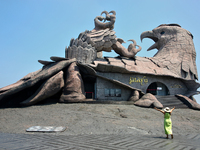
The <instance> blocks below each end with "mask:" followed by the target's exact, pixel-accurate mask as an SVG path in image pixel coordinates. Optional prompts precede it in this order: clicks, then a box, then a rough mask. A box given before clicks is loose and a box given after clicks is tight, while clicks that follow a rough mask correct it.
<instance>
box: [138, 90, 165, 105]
mask: <svg viewBox="0 0 200 150" xmlns="http://www.w3.org/2000/svg"><path fill="white" fill-rule="evenodd" d="M134 105H136V106H141V107H157V108H163V105H162V104H161V103H160V102H159V101H158V100H157V98H156V97H155V96H154V95H152V94H151V93H147V94H145V95H143V96H142V98H140V99H139V100H138V101H136V102H135V103H134Z"/></svg>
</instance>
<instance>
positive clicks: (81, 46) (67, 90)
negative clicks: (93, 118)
mask: <svg viewBox="0 0 200 150" xmlns="http://www.w3.org/2000/svg"><path fill="white" fill-rule="evenodd" d="M102 14H105V15H106V17H103V16H102ZM115 19H116V12H115V11H111V12H109V13H108V12H107V11H103V12H102V13H101V16H97V17H96V18H95V19H94V23H95V28H94V29H93V30H91V31H88V30H86V31H85V32H82V33H80V34H79V36H78V38H76V39H74V38H73V39H71V41H70V44H69V46H68V47H66V49H65V58H60V57H51V60H52V61H43V60H39V62H40V63H41V64H43V65H44V66H43V68H42V69H40V70H38V71H36V72H33V73H30V74H28V75H26V76H25V77H23V78H22V79H20V80H19V81H18V82H16V83H14V84H12V85H9V86H6V87H3V88H1V89H0V107H1V106H3V107H4V106H10V104H15V105H16V104H21V105H26V106H27V105H33V104H36V103H38V102H40V101H43V100H46V99H48V98H51V97H56V99H58V101H59V102H64V103H66V102H81V101H84V100H85V92H84V80H85V79H86V78H88V77H89V79H90V80H93V79H94V78H95V79H96V78H97V77H99V78H102V79H105V80H107V81H110V82H112V83H115V84H118V85H120V86H123V87H125V88H127V89H131V90H133V91H139V94H140V97H141V96H142V95H144V92H142V90H141V89H136V88H134V87H132V86H130V85H128V83H123V82H121V81H119V80H120V79H119V80H114V79H109V78H107V77H106V76H104V74H103V73H106V72H109V73H121V74H130V73H137V74H148V75H152V76H168V77H172V78H177V79H180V80H183V82H184V83H185V84H186V85H188V89H189V91H190V93H189V94H188V97H189V96H192V95H194V92H196V89H197V88H198V87H199V84H198V83H196V82H195V79H198V75H197V70H196V60H195V59H196V52H195V49H194V45H193V41H192V34H191V33H190V32H189V31H187V30H185V29H183V28H181V27H180V26H179V25H177V24H169V25H160V26H159V27H157V28H155V29H153V30H152V31H146V32H143V33H142V34H141V40H143V39H144V38H151V39H153V40H154V41H155V44H154V45H153V46H151V47H150V48H149V49H148V50H151V49H153V48H157V49H158V52H157V53H156V55H155V56H154V57H138V56H135V55H136V54H137V52H139V51H140V50H141V47H140V46H138V45H137V44H136V41H135V40H133V39H132V40H129V41H132V42H133V43H132V44H130V45H129V47H128V49H126V48H125V47H124V46H123V45H122V43H123V42H124V40H123V39H120V38H117V37H116V35H115V32H114V30H113V28H114V23H115ZM102 21H104V22H102ZM105 21H107V22H105ZM136 46H137V47H138V48H136ZM112 49H113V50H114V51H115V52H116V53H117V54H119V57H117V58H105V59H103V58H101V59H99V58H98V57H99V56H98V55H99V53H101V52H102V51H107V52H110V51H111V50H112ZM191 91H192V92H193V93H191Z"/></svg>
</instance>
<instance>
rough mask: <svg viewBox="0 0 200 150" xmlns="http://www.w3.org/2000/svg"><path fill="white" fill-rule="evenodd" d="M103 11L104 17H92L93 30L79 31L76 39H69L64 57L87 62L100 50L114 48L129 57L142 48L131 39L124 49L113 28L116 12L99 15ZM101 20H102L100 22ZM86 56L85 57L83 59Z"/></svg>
mask: <svg viewBox="0 0 200 150" xmlns="http://www.w3.org/2000/svg"><path fill="white" fill-rule="evenodd" d="M104 13H105V14H106V17H105V18H104V17H103V16H97V17H96V18H95V19H94V23H95V28H94V29H93V30H91V31H88V30H86V31H85V32H82V33H80V34H79V36H78V38H77V39H71V41H70V45H69V47H68V48H66V49H65V53H66V58H69V59H71V58H77V61H81V62H83V63H88V64H89V63H92V62H93V61H94V59H95V58H96V57H97V53H98V52H101V51H106V52H111V50H114V51H115V52H116V53H117V54H119V55H120V56H125V57H128V58H131V57H134V56H135V55H136V54H137V53H138V52H139V51H140V50H141V49H142V48H141V47H140V46H138V45H137V43H136V41H135V40H133V39H131V40H129V41H132V42H133V43H132V44H130V45H129V46H128V49H126V48H125V47H124V46H123V45H122V43H125V42H124V40H123V39H120V38H116V35H115V31H114V30H113V28H114V24H115V19H116V12H115V11H111V12H109V13H108V12H107V11H103V12H102V13H101V15H102V14H104ZM103 20H104V22H102V21H103ZM105 21H108V22H105ZM136 46H137V47H138V48H136ZM80 56H81V57H80ZM86 57H87V59H85V58H86Z"/></svg>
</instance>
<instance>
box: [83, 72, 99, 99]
mask: <svg viewBox="0 0 200 150" xmlns="http://www.w3.org/2000/svg"><path fill="white" fill-rule="evenodd" d="M95 82H96V78H95V77H93V76H90V75H84V76H83V83H84V88H85V96H86V98H87V99H95Z"/></svg>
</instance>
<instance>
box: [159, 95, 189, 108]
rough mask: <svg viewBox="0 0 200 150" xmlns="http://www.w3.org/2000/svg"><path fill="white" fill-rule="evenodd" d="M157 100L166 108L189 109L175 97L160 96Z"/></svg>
mask: <svg viewBox="0 0 200 150" xmlns="http://www.w3.org/2000/svg"><path fill="white" fill-rule="evenodd" d="M156 98H157V100H158V101H159V102H161V104H162V105H163V106H164V107H170V108H171V107H174V106H175V107H176V108H184V109H185V108H189V107H188V106H187V105H186V104H184V103H183V102H182V101H181V100H179V99H178V98H177V97H175V96H173V95H168V96H158V95H156Z"/></svg>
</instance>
